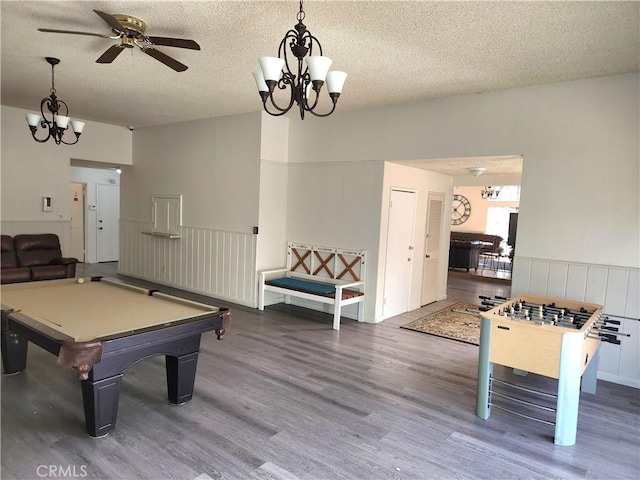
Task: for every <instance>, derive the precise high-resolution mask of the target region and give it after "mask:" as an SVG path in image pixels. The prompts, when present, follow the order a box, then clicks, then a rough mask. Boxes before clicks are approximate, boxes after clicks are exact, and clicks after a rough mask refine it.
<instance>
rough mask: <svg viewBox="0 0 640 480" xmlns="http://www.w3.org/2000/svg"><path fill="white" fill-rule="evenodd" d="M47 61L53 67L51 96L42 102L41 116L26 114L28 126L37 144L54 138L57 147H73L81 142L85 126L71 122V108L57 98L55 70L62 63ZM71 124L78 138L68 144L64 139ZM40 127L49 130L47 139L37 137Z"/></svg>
mask: <svg viewBox="0 0 640 480" xmlns="http://www.w3.org/2000/svg"><path fill="white" fill-rule="evenodd" d="M45 59H46V61H47V63H49V65H51V89H50V95H49V96H48V97H45V98H43V99H42V100H41V101H40V115H38V114H35V113H27V114H26V119H27V124H28V125H29V130H31V136H32V137H33V139H34V140H35V141H36V142H39V143H44V142H46V141H47V140H49V139H51V138H53V140H54V142H56V145H60V144H61V143H64V144H65V145H73V144H75V143H78V140H80V134H81V133H82V130H83V129H84V125H85V124H84V122H80V121H78V120H71V119H70V118H69V116H68V115H69V107H67V104H66V103H65V102H63V101H62V100H59V99H58V97H57V96H56V88H55V82H54V68H55V66H56V65H58V64H59V63H60V60H59V59H57V58H53V57H46V58H45ZM45 106H46V107H47V111H48V114H49V115H51V120H48V119H47V116H46V115H47V113H45ZM62 108H64V115H61V113H62ZM69 124H71V129H72V130H73V133H74V134H75V136H76V139H75V141H73V142H66V141H65V140H64V138H63V136H64V133H65V132H66V131H67V130H68V129H69ZM38 126H40V127H42V128H45V129H47V130H48V133H47V136H46V137H44V138H38V137H36V133H37V131H38Z"/></svg>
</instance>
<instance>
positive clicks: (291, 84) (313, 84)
mask: <svg viewBox="0 0 640 480" xmlns="http://www.w3.org/2000/svg"><path fill="white" fill-rule="evenodd" d="M304 16H305V14H304V10H303V9H302V0H301V1H300V11H299V12H298V15H297V19H298V23H297V24H296V25H295V26H294V27H293V29H291V30H289V31H288V32H287V33H286V34H285V36H284V38H283V39H282V41H281V42H280V46H279V47H278V56H277V57H260V59H259V63H260V70H255V71H254V72H253V78H254V79H255V81H256V86H257V88H258V93H259V94H260V98H261V99H262V106H263V107H264V110H265V111H266V112H267V113H268V114H269V115H273V116H280V115H284V114H285V113H287V112H288V111H289V110H291V108H292V107H293V105H294V103H295V104H297V105H298V108H299V110H300V118H302V119H303V120H304V114H305V112H310V113H312V114H313V115H315V116H317V117H327V116H329V115H331V114H332V113H333V112H334V111H335V109H336V105H337V102H338V98H339V97H340V94H341V93H342V87H343V85H344V82H345V80H346V79H347V74H346V73H345V72H340V71H329V68H330V67H331V63H332V60H331V59H330V58H329V57H324V56H323V55H322V45H320V42H319V41H318V39H317V38H316V37H314V36H313V35H311V32H309V30H307V27H306V26H305V25H304V24H303V23H302V20H304ZM287 43H288V44H289V47H290V48H291V53H293V55H294V56H295V57H296V60H297V62H296V63H297V65H296V67H297V68H296V69H294V71H295V72H296V73H294V71H292V69H291V66H290V65H289V57H288V56H287V49H286V46H287ZM314 49H317V52H318V53H319V55H314ZM307 54H308V56H307ZM305 57H306V58H305ZM303 61H304V64H303ZM305 64H306V66H305ZM325 83H326V84H327V91H328V92H329V97H331V101H332V104H333V105H332V108H331V110H330V111H329V112H328V113H323V114H321V113H316V111H315V108H316V107H317V106H318V100H319V97H320V90H321V89H322V86H323V85H324V84H325ZM276 87H277V88H278V90H286V89H287V88H289V89H290V97H289V104H288V105H287V106H285V107H281V106H279V105H278V104H277V103H276V101H275V100H274V98H273V92H274V91H275V90H276ZM312 91H313V92H315V96H314V94H313V93H312ZM312 97H313V98H312ZM267 101H268V102H269V103H267ZM270 108H273V109H275V110H271V109H270Z"/></svg>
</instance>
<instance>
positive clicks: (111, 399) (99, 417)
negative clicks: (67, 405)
mask: <svg viewBox="0 0 640 480" xmlns="http://www.w3.org/2000/svg"><path fill="white" fill-rule="evenodd" d="M122 376H123V374H120V375H114V376H113V377H109V378H105V379H104V380H96V381H92V380H83V381H82V382H81V383H82V401H83V402H84V419H85V422H86V424H87V431H88V432H89V435H91V436H92V437H102V436H104V435H106V434H108V433H109V432H110V431H111V430H113V429H114V428H115V427H116V418H117V417H118V400H119V399H120V385H121V384H122Z"/></svg>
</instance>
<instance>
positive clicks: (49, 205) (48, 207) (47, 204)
mask: <svg viewBox="0 0 640 480" xmlns="http://www.w3.org/2000/svg"><path fill="white" fill-rule="evenodd" d="M42 211H43V212H53V199H52V198H51V197H42Z"/></svg>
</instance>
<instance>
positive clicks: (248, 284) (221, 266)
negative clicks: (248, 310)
mask: <svg viewBox="0 0 640 480" xmlns="http://www.w3.org/2000/svg"><path fill="white" fill-rule="evenodd" d="M274 128H275V127H274ZM261 132H262V116H261V114H259V113H252V114H243V115H234V116H229V117H220V118H212V119H205V120H197V121H190V122H183V123H177V124H171V125H163V126H157V127H148V128H140V129H136V130H135V132H134V136H133V155H134V159H135V160H134V164H133V166H132V167H131V168H130V169H127V170H126V171H125V172H124V173H123V175H122V178H121V201H120V205H121V214H120V218H121V223H120V231H121V236H120V245H121V251H120V254H121V255H120V262H119V265H118V267H119V271H120V273H124V274H127V275H131V276H134V277H139V278H144V279H147V280H150V281H154V282H158V283H162V284H166V285H171V286H175V287H178V288H182V289H185V290H190V291H195V292H198V293H202V294H205V295H210V296H213V297H216V298H221V299H226V300H229V301H231V302H235V303H239V304H243V305H248V306H255V304H256V298H257V295H256V286H257V281H256V264H257V260H256V251H257V237H256V236H255V235H254V234H253V233H252V232H253V227H256V226H259V198H260V191H261V189H260V182H261V180H260V176H261V148H262V142H261ZM282 141H283V142H285V145H286V137H285V138H284V139H282ZM284 151H286V148H285V149H284ZM271 155H273V156H276V157H277V156H278V155H277V154H275V153H273V150H272V151H271V153H269V154H268V155H267V156H271ZM265 175H266V174H265ZM267 176H268V175H267ZM276 177H277V175H276ZM274 181H275V180H274ZM155 194H173V195H182V223H183V226H182V227H181V228H180V238H176V239H167V238H159V237H149V236H148V235H145V234H143V232H145V231H148V230H150V220H151V196H152V195H155Z"/></svg>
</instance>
